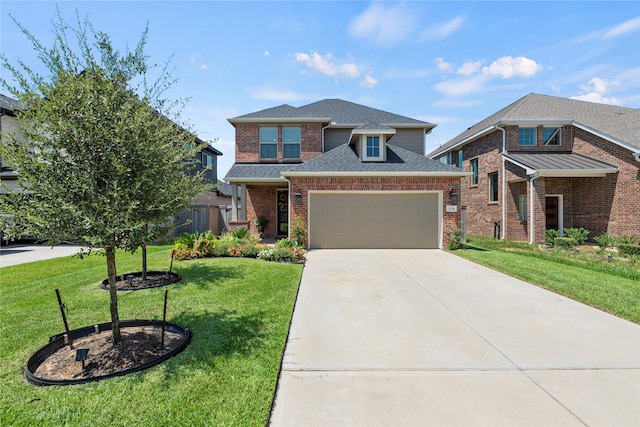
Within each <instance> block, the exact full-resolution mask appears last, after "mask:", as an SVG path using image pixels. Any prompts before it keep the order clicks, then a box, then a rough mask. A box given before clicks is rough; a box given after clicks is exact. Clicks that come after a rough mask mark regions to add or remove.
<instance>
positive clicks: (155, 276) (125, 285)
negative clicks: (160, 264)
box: [100, 271, 182, 291]
mask: <svg viewBox="0 0 640 427" xmlns="http://www.w3.org/2000/svg"><path fill="white" fill-rule="evenodd" d="M180 280H182V277H180V275H179V274H176V273H173V272H171V273H170V272H168V271H148V272H147V279H146V280H142V272H141V271H138V272H136V273H127V274H122V275H119V276H116V289H117V290H119V291H138V290H140V289H150V288H159V287H161V286H167V285H170V284H172V283H176V282H179V281H180ZM100 287H101V288H102V289H105V290H109V279H104V280H103V281H102V285H100Z"/></svg>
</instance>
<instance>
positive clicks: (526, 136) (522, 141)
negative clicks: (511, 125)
mask: <svg viewBox="0 0 640 427" xmlns="http://www.w3.org/2000/svg"><path fill="white" fill-rule="evenodd" d="M536 130H537V129H536V128H518V145H522V146H529V147H530V146H536V145H537V141H536Z"/></svg>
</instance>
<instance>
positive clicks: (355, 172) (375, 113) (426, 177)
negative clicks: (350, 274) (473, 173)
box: [225, 99, 467, 248]
mask: <svg viewBox="0 0 640 427" xmlns="http://www.w3.org/2000/svg"><path fill="white" fill-rule="evenodd" d="M229 122H230V123H231V124H232V125H233V126H234V127H235V131H236V163H235V164H234V165H233V166H232V168H231V169H230V170H229V173H228V174H227V176H226V177H225V180H226V181H228V182H230V183H231V185H232V218H233V220H232V221H231V224H232V226H233V227H247V228H250V229H252V230H255V225H254V223H253V221H254V220H255V219H256V218H257V217H258V216H263V217H265V218H267V220H268V222H267V224H266V227H265V231H264V236H265V237H267V238H269V237H271V238H273V237H287V236H288V234H289V228H290V223H291V220H292V219H293V218H299V219H300V220H301V221H302V224H303V226H304V227H306V228H307V231H308V233H309V234H308V236H309V246H310V247H311V248H438V247H442V245H443V244H446V242H447V231H448V230H451V229H454V228H456V227H458V226H459V220H460V212H459V209H458V201H457V199H458V197H457V196H458V193H459V189H460V178H461V177H462V176H465V175H466V174H467V173H465V172H464V171H462V170H460V169H458V168H456V167H452V166H449V165H445V164H442V163H440V162H437V161H434V160H431V159H428V158H427V157H425V155H424V154H425V136H426V135H427V134H428V133H429V132H430V131H431V129H433V128H434V127H435V125H434V124H431V123H427V122H424V121H421V120H416V119H412V118H409V117H404V116H401V115H397V114H393V113H389V112H386V111H382V110H378V109H374V108H369V107H366V106H363V105H359V104H355V103H352V102H348V101H343V100H340V99H325V100H322V101H318V102H315V103H312V104H308V105H304V106H302V107H298V108H296V107H292V106H289V105H281V106H278V107H274V108H269V109H266V110H262V111H258V112H255V113H251V114H247V115H243V116H239V117H235V118H232V119H229Z"/></svg>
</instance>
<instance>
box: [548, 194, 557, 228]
mask: <svg viewBox="0 0 640 427" xmlns="http://www.w3.org/2000/svg"><path fill="white" fill-rule="evenodd" d="M545 199H546V208H545V212H546V218H547V226H546V229H547V230H559V228H558V226H559V224H558V196H547V197H546V198H545Z"/></svg>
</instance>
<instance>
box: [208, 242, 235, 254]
mask: <svg viewBox="0 0 640 427" xmlns="http://www.w3.org/2000/svg"><path fill="white" fill-rule="evenodd" d="M229 247H231V243H230V242H228V241H224V240H220V241H218V242H217V243H216V246H215V247H214V248H213V254H212V255H213V256H219V257H225V256H231V254H230V253H229Z"/></svg>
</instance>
